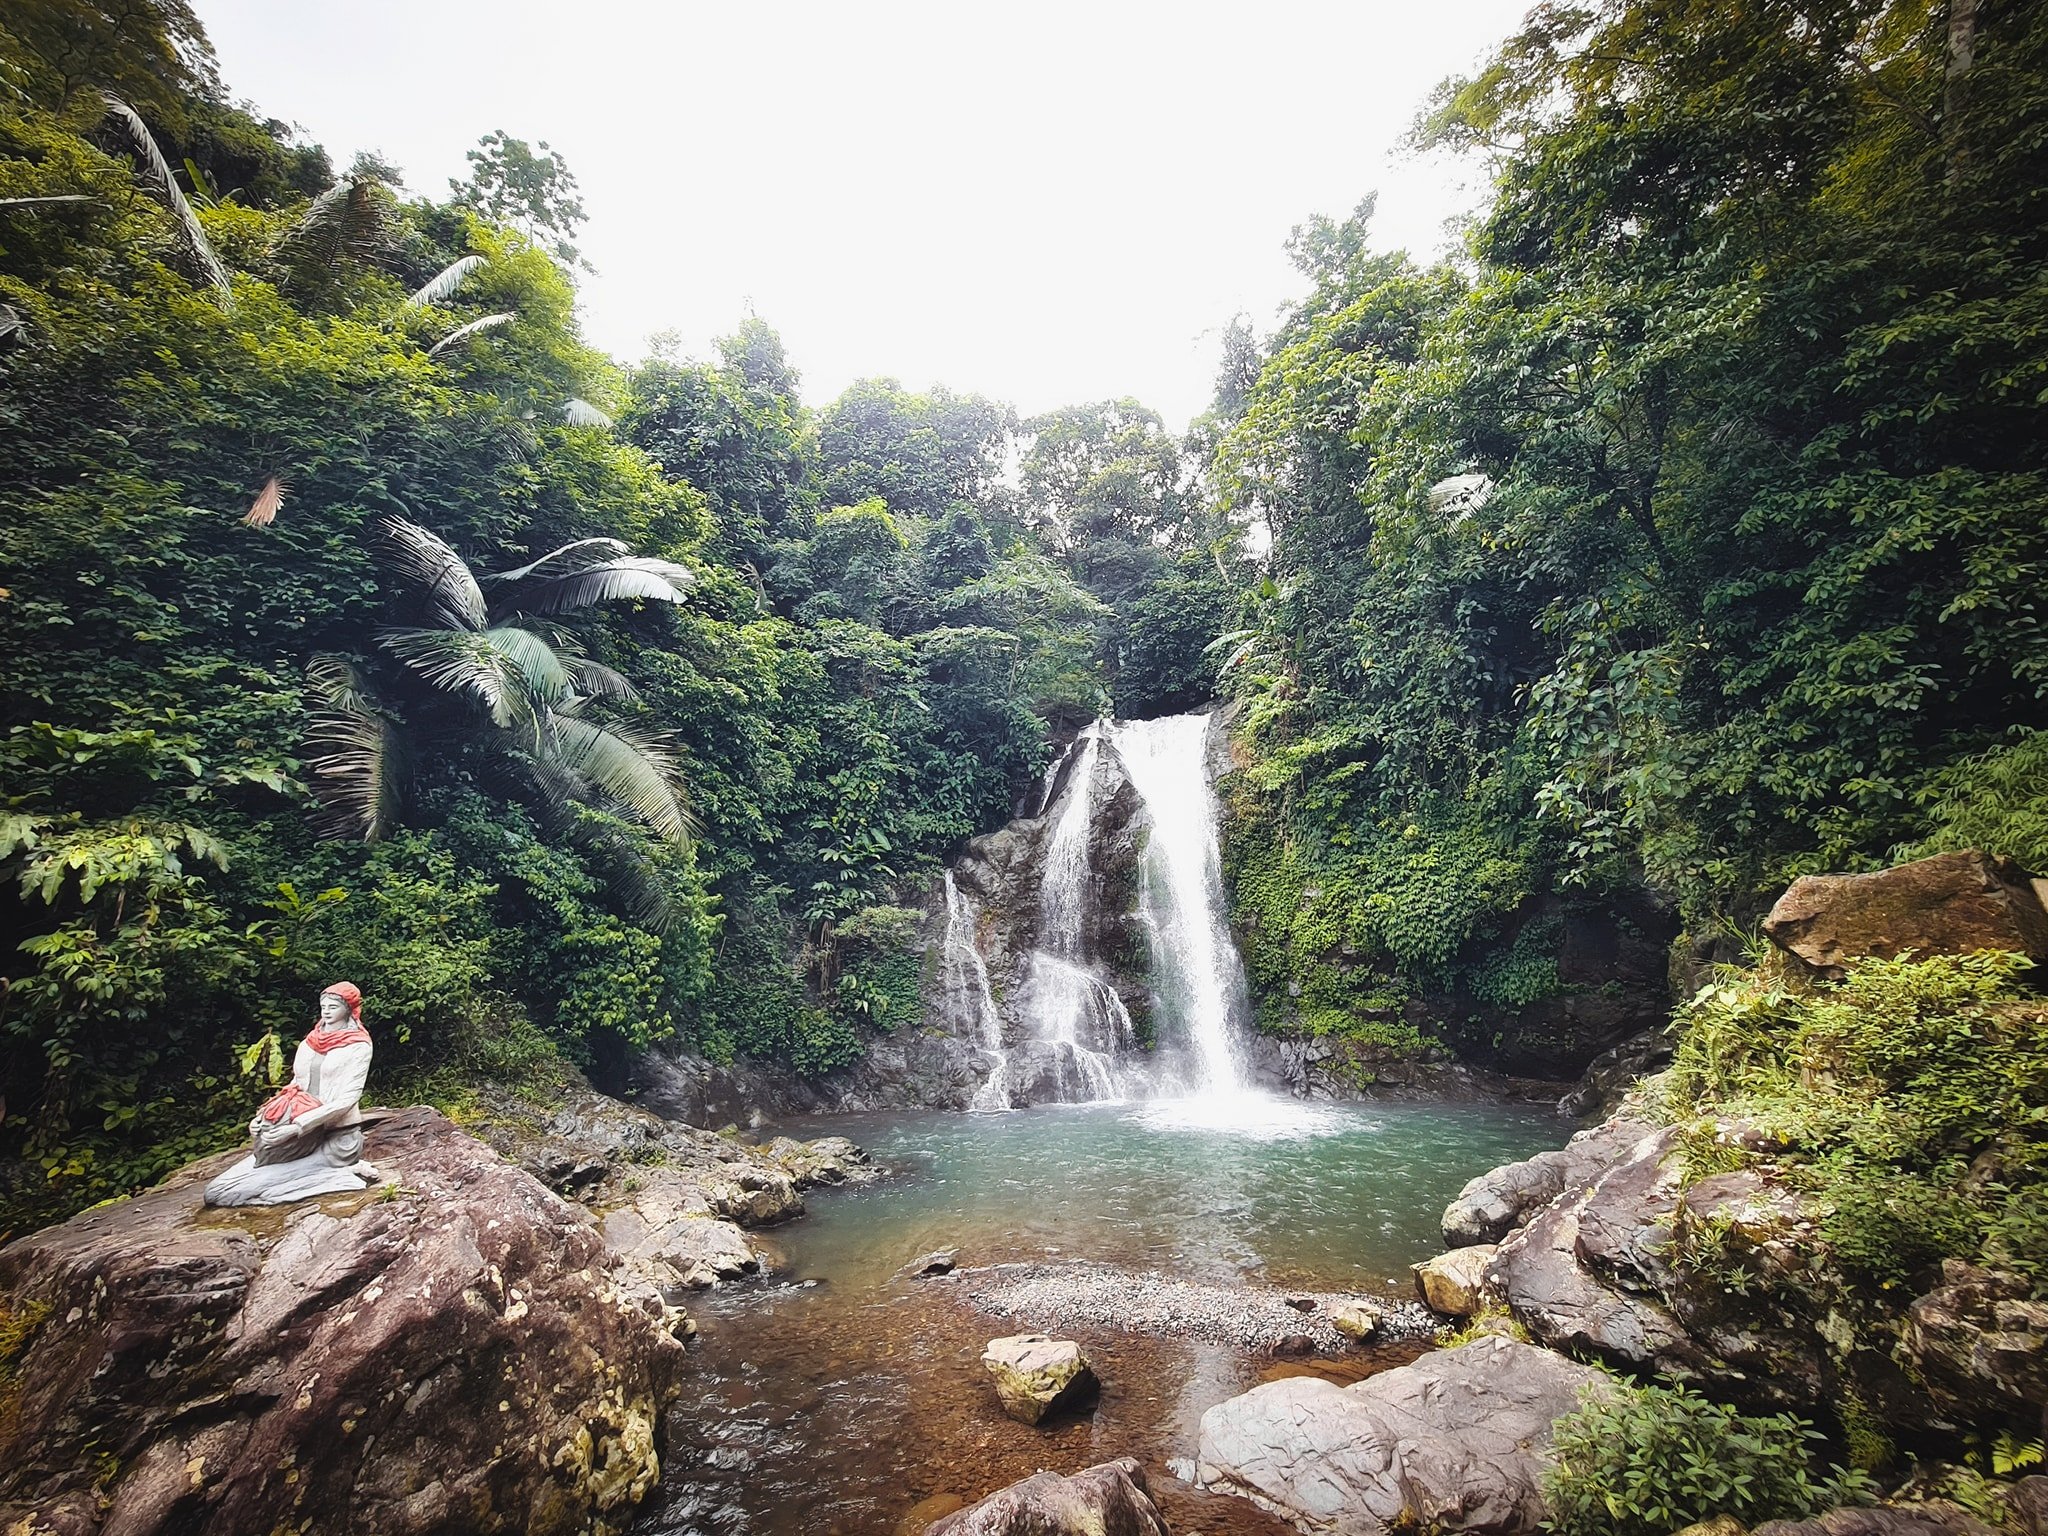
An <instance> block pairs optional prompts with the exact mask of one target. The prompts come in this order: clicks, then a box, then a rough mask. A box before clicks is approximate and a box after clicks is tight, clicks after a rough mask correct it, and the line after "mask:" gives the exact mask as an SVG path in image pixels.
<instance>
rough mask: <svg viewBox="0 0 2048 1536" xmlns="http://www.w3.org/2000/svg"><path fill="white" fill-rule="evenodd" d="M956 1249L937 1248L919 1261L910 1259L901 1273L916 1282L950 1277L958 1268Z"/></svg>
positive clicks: (958, 1252)
mask: <svg viewBox="0 0 2048 1536" xmlns="http://www.w3.org/2000/svg"><path fill="white" fill-rule="evenodd" d="M959 1265H960V1250H959V1249H958V1248H937V1249H934V1250H933V1251H932V1252H930V1253H928V1254H926V1255H925V1256H924V1257H923V1258H921V1259H912V1260H911V1261H910V1262H909V1263H908V1264H906V1265H905V1266H904V1268H903V1273H904V1274H906V1275H909V1276H910V1277H911V1278H912V1279H916V1280H935V1279H937V1278H938V1277H939V1276H940V1275H950V1274H951V1273H953V1271H954V1270H955V1269H957V1268H959Z"/></svg>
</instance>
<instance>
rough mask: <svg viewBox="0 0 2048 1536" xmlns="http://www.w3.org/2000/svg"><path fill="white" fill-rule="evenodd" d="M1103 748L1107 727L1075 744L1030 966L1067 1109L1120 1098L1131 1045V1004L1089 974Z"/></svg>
mask: <svg viewBox="0 0 2048 1536" xmlns="http://www.w3.org/2000/svg"><path fill="white" fill-rule="evenodd" d="M1101 748H1102V726H1101V723H1100V722H1097V723H1096V724H1094V725H1091V726H1089V727H1088V728H1087V729H1086V730H1085V731H1083V732H1082V733H1081V735H1080V737H1079V738H1077V740H1076V741H1075V743H1074V747H1073V750H1074V751H1075V752H1077V753H1078V754H1079V756H1078V757H1077V758H1076V759H1075V762H1074V767H1073V771H1072V772H1071V773H1070V774H1069V775H1068V776H1067V785H1066V791H1065V794H1064V796H1063V798H1062V802H1061V805H1060V813H1059V820H1058V821H1057V822H1055V823H1054V824H1053V829H1052V835H1051V837H1050V838H1049V839H1048V840H1047V842H1046V848H1045V862H1044V865H1043V867H1042V870H1041V873H1040V877H1039V886H1038V914H1039V922H1038V947H1037V949H1036V950H1034V951H1033V952H1032V954H1031V957H1030V961H1029V976H1030V983H1029V998H1028V1001H1029V1013H1030V1019H1031V1024H1032V1031H1033V1034H1034V1035H1035V1037H1036V1038H1037V1039H1038V1040H1039V1041H1041V1042H1043V1043H1044V1044H1045V1045H1047V1046H1049V1047H1050V1048H1051V1050H1052V1052H1053V1056H1054V1061H1053V1063H1052V1066H1053V1079H1054V1083H1053V1086H1055V1088H1056V1091H1057V1096H1058V1097H1059V1098H1060V1099H1061V1100H1063V1101H1064V1102H1067V1103H1087V1102H1092V1101H1095V1100H1099V1099H1114V1098H1118V1097H1120V1092H1119V1089H1118V1086H1117V1076H1116V1067H1115V1062H1114V1059H1113V1053H1114V1052H1115V1051H1116V1050H1117V1049H1118V1047H1120V1046H1122V1045H1124V1044H1126V1043H1127V1042H1128V1041H1129V1040H1130V1038H1131V1018H1130V1014H1129V1013H1128V1012H1127V1011H1126V1010H1125V1008H1124V1005H1123V999H1122V998H1120V997H1118V996H1117V994H1116V989H1115V988H1114V987H1112V986H1110V985H1109V983H1108V982H1106V981H1104V980H1103V979H1102V978H1101V977H1099V976H1098V975H1096V974H1095V973H1094V972H1093V971H1092V970H1090V969H1089V967H1088V959H1087V952H1086V948H1085V942H1084V928H1085V924H1086V919H1087V913H1088V901H1089V896H1090V889H1091V885H1092V879H1091V876H1092V871H1091V870H1090V868H1089V861H1088V840H1089V833H1090V831H1091V829H1092V827H1093V823H1094V817H1095V791H1094V780H1095V763H1096V758H1097V755H1098V754H1099V753H1100V751H1101ZM1048 782H1050V780H1048Z"/></svg>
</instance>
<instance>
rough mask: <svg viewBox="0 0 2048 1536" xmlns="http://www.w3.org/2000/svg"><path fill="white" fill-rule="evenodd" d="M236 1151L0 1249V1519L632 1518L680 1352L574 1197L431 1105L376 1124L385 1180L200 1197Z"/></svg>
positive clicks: (157, 1531) (433, 1524)
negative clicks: (337, 1190) (252, 1196)
mask: <svg viewBox="0 0 2048 1536" xmlns="http://www.w3.org/2000/svg"><path fill="white" fill-rule="evenodd" d="M236 1155H237V1153H235V1152H230V1153H227V1154H224V1155H222V1156H221V1157H217V1158H212V1159H209V1160H207V1161H205V1162H202V1163H198V1164H195V1165H193V1166H192V1167H190V1168H187V1169H186V1170H184V1171H183V1172H181V1173H179V1174H177V1175H175V1176H174V1177H173V1178H172V1179H170V1180H169V1181H168V1182H166V1183H165V1184H163V1185H161V1186H159V1187H158V1188H156V1189H153V1190H150V1191H148V1192H147V1193H145V1194H142V1195H138V1196H136V1197H134V1198H133V1199H130V1200H125V1201H121V1202H118V1203H116V1204H113V1205H108V1206H104V1207H100V1208H97V1209H95V1210H92V1211H88V1212H85V1213H84V1214H82V1215H80V1216H77V1217H74V1218H73V1219H72V1220H71V1221H68V1222H66V1223H64V1224H63V1225H62V1226H58V1227H52V1228H50V1229H48V1230H46V1231H42V1232H37V1233H33V1234H31V1235H29V1236H27V1237H24V1238H21V1239H19V1240H17V1241H16V1242H14V1243H11V1244H9V1245H8V1246H7V1247H6V1248H5V1249H0V1291H4V1293H5V1299H4V1305H5V1308H6V1310H7V1312H8V1313H9V1314H10V1315H11V1316H12V1317H13V1318H15V1319H17V1320H23V1319H35V1320H36V1321H35V1322H34V1324H33V1326H32V1327H31V1328H29V1330H28V1332H27V1334H26V1337H25V1340H24V1343H23V1346H22V1348H21V1351H20V1354H19V1357H18V1360H17V1362H16V1364H15V1367H14V1371H13V1376H14V1382H13V1389H14V1390H13V1393H12V1397H13V1403H12V1407H11V1410H10V1412H9V1413H8V1415H7V1416H6V1417H5V1418H4V1419H0V1528H4V1529H9V1530H14V1529H21V1530H27V1529H36V1530H45V1531H61V1532H65V1533H67V1536H89V1533H98V1532H106V1533H109V1536H111V1533H115V1532H119V1533H122V1536H172V1533H183V1532H189V1531H199V1530H204V1531H206V1532H207V1533H209V1536H244V1533H247V1536H259V1533H269V1532H273V1531H277V1530H286V1529H290V1530H301V1529H311V1528H313V1527H314V1526H324V1525H326V1524H327V1523H329V1522H331V1521H332V1520H333V1519H334V1518H335V1516H336V1512H337V1511H346V1512H347V1523H348V1524H349V1526H350V1528H352V1529H356V1530H364V1531H377V1532H379V1533H392V1536H413V1533H417V1536H427V1533H444V1532H449V1531H457V1530H463V1531H479V1532H483V1531H501V1532H509V1531H531V1532H535V1533H542V1536H552V1533H561V1536H567V1533H570V1532H581V1531H595V1532H617V1531H620V1530H622V1529H623V1528H624V1527H625V1525H626V1523H627V1522H628V1520H629V1519H630V1517H631V1514H632V1511H633V1509H634V1506H635V1505H636V1504H637V1503H638V1502H639V1501H640V1500H641V1498H642V1497H643V1496H644V1495H645V1494H646V1493H647V1492H648V1491H649V1490H650V1489H652V1487H653V1486H654V1484H655V1482H656V1479H657V1477H658V1472H659V1463H658V1459H657V1454H656V1446H657V1444H658V1443H659V1439H660V1430H661V1420H662V1417H663V1415H664V1413H665V1411H666V1409H667V1406H668V1404H669V1403H670V1402H671V1401H672V1400H673V1398H674V1395H675V1391H676V1385H677V1380H678V1376H679V1371H680V1368H681V1363H682V1353H683V1352H682V1346H681V1345H680V1344H679V1343H678V1342H677V1341H676V1339H675V1338H674V1337H673V1335H672V1333H671V1330H670V1327H669V1322H670V1318H669V1314H668V1313H667V1310H666V1309H665V1308H664V1307H663V1305H662V1303H661V1300H660V1298H659V1297H657V1296H656V1295H655V1294H654V1293H653V1292H652V1291H650V1290H648V1289H646V1288H644V1287H641V1286H638V1285H636V1284H634V1283H633V1282H632V1281H631V1280H630V1278H629V1277H628V1276H626V1275H625V1274H623V1273H622V1272H621V1271H619V1270H617V1269H615V1268H614V1267H613V1260H612V1258H611V1256H610V1255H609V1254H608V1253H607V1252H606V1251H605V1247H604V1244H603V1242H602V1241H601V1239H600V1238H599V1236H598V1234H597V1232H596V1231H595V1230H594V1229H593V1227H592V1226H591V1224H590V1220H589V1217H588V1215H587V1213H585V1212H584V1211H582V1210H581V1209H580V1208H578V1207H576V1206H574V1205H571V1204H569V1203H567V1202H565V1201H563V1200H561V1199H560V1198H558V1197H557V1196H556V1195H554V1194H553V1193H551V1192H550V1191H549V1190H547V1189H546V1188H545V1187H544V1186H543V1185H542V1184H541V1183H539V1182H538V1181H537V1180H535V1179H534V1178H533V1177H532V1176H531V1175H529V1174H527V1173H525V1172H523V1171H521V1170H520V1169H519V1168H516V1167H514V1166H512V1165H511V1164H510V1163H507V1162H505V1161H503V1160H501V1159H500V1158H499V1157H498V1156H497V1155H496V1154H495V1153H493V1152H492V1151H491V1150H490V1149H488V1148H487V1147H485V1146H483V1145H481V1144H480V1143H478V1142H477V1141H475V1140H473V1139H472V1138H471V1137H469V1136H467V1135H464V1134H463V1133H462V1132H461V1131H458V1130H457V1129H456V1128H455V1127H454V1126H453V1125H451V1124H450V1123H449V1122H448V1121H447V1119H446V1118H444V1117H443V1116H442V1115H440V1114H439V1113H437V1112H436V1111H434V1110H430V1109H410V1110H404V1111H401V1112H399V1113H397V1114H394V1115H392V1116H391V1117H390V1118H389V1119H387V1120H385V1121H383V1122H382V1123H381V1124H379V1125H377V1126H375V1127H374V1128H373V1129H372V1130H371V1131H370V1132H369V1134H368V1137H367V1146H366V1147H365V1155H366V1156H367V1157H369V1158H370V1159H371V1160H372V1161H373V1162H375V1163H376V1164H377V1165H378V1167H380V1168H381V1169H383V1170H384V1171H385V1172H386V1173H387V1174H388V1175H390V1176H391V1177H392V1179H393V1180H394V1183H393V1184H392V1185H391V1186H390V1192H389V1193H388V1194H376V1193H369V1192H366V1193H364V1194H362V1195H345V1196H330V1197H326V1198H323V1199H319V1200H315V1201H310V1202H307V1203H305V1204H303V1205H298V1206H292V1207H284V1208H279V1209H275V1210H266V1211H260V1212H251V1211H233V1212H229V1211H207V1210H205V1209H203V1208H202V1207H201V1204H200V1187H201V1185H202V1184H203V1183H204V1181H205V1180H206V1178H207V1177H209V1176H210V1175H211V1174H212V1173H214V1172H217V1171H218V1170H219V1169H220V1168H221V1167H223V1166H225V1164H226V1163H227V1162H228V1161H230V1160H232V1158H233V1157H234V1156H236ZM32 1517H33V1518H32ZM38 1522H39V1523H38Z"/></svg>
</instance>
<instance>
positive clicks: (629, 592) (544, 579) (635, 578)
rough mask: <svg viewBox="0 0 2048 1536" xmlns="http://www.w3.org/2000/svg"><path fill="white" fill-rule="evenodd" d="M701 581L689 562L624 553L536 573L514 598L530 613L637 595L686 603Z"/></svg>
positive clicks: (566, 609) (524, 610) (522, 608)
mask: <svg viewBox="0 0 2048 1536" xmlns="http://www.w3.org/2000/svg"><path fill="white" fill-rule="evenodd" d="M696 584H697V576H696V573H695V572H694V571H692V570H691V569H690V568H689V567H688V566H686V565H677V564H676V563H675V562H674V561H672V560H656V559H654V558H652V557H651V556H647V555H621V556H618V557H617V558H615V559H611V560H601V561H598V562H597V563H596V564H594V565H587V566H584V567H583V568H582V569H581V570H576V571H569V572H566V573H564V574H562V575H559V576H547V575H540V576H535V577H531V578H529V579H528V580H526V581H524V582H522V583H521V584H520V586H519V589H518V591H517V592H516V593H514V594H513V597H512V599H511V601H512V603H513V604H514V605H515V606H516V607H517V608H518V609H519V610H520V611H522V612H525V613H567V612H570V611H572V610H574V609H577V608H587V607H589V606H590V605H591V604H593V603H610V602H617V601H619V600H620V599H623V598H631V597H638V598H645V599H647V600H649V601H650V602H657V603H680V602H681V601H682V600H683V599H684V598H685V597H686V596H688V595H689V591H690V588H692V587H693V586H695V585H696Z"/></svg>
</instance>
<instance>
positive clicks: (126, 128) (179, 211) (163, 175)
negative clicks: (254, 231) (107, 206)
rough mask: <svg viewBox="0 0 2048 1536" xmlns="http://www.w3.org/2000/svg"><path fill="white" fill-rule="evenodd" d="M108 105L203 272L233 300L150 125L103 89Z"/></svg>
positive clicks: (230, 288)
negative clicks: (150, 129)
mask: <svg viewBox="0 0 2048 1536" xmlns="http://www.w3.org/2000/svg"><path fill="white" fill-rule="evenodd" d="M100 96H101V98H102V99H103V100H104V101H105V102H106V104H107V115H108V116H109V117H111V118H113V119H114V121H115V122H117V123H119V124H120V125H121V129H122V132H124V133H125V134H126V135H127V137H128V142H129V145H130V146H131V147H132V148H133V149H134V151H135V158H136V159H137V160H138V161H140V162H141V166H142V170H143V172H144V173H145V175H146V176H147V178H148V180H149V182H150V184H151V186H152V187H153V189H154V190H155V192H156V195H157V198H158V199H159V200H160V201H161V202H162V203H163V205H164V206H165V207H166V208H168V209H169V210H170V212H171V217H172V218H173V219H175V220H176V221H177V224H178V229H179V232H180V233H181V234H182V235H183V236H184V237H185V246H186V249H187V250H188V251H190V253H191V255H192V260H193V262H194V263H195V264H196V265H197V266H198V268H199V270H200V274H201V275H202V276H203V277H205V279H206V280H207V281H208V282H209V283H211V284H213V286H214V287H215V288H217V289H219V290H220V294H221V297H222V298H223V299H224V300H226V301H228V302H230V303H232V302H233V300H234V296H235V286H234V283H233V281H232V280H231V279H230V278H229V277H228V269H227V268H226V267H225V266H223V265H222V264H221V259H220V257H218V256H216V255H215V254H214V251H213V244H212V242H211V241H209V240H208V239H207V238H206V231H205V229H203V228H202V227H201V226H200V223H199V215H198V214H196V213H194V212H193V211H192V205H191V204H190V203H189V202H187V201H186V200H185V193H184V191H183V189H182V188H180V187H179V185H178V178H177V177H176V176H173V175H172V174H171V167H170V164H169V162H168V161H166V160H165V159H164V152H163V151H162V150H161V149H159V148H157V143H156V139H155V138H154V136H152V135H151V133H150V131H149V127H148V125H147V124H145V123H144V122H143V121H142V118H141V116H140V115H139V114H137V112H136V110H135V109H134V108H133V107H131V106H129V105H128V103H127V102H125V101H123V100H122V99H121V98H120V97H118V96H116V95H115V94H114V93H113V92H111V91H102V92H100Z"/></svg>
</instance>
